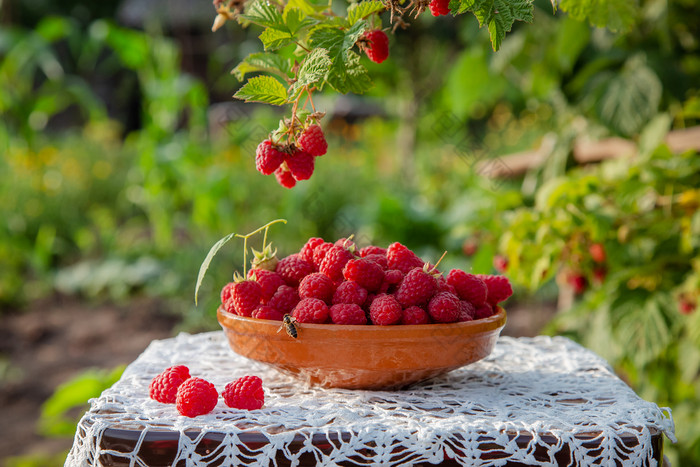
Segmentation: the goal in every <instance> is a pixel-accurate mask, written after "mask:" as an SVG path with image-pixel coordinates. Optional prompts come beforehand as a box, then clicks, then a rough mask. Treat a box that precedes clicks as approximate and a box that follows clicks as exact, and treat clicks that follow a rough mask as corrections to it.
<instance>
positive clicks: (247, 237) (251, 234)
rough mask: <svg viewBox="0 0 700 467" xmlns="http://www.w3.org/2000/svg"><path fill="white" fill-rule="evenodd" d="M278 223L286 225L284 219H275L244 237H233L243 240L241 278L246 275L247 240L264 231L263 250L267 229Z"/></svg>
mask: <svg viewBox="0 0 700 467" xmlns="http://www.w3.org/2000/svg"><path fill="white" fill-rule="evenodd" d="M278 222H283V223H285V224H286V223H287V220H286V219H275V220H274V221H270V222H268V223H267V224H265V225H263V226H262V227H259V228H257V229H255V230H253V231H252V232H249V233H247V234H245V235H240V234H236V235H235V236H236V237H238V238H242V239H243V278H244V279H245V278H246V277H247V275H248V239H249V238H250V237H252V236H253V235H255V234H256V233H258V232H260V231H261V230H263V229H264V230H265V235H264V237H263V249H264V247H265V242H266V241H267V231H268V229H269V228H270V226H272V225H274V224H277V223H278Z"/></svg>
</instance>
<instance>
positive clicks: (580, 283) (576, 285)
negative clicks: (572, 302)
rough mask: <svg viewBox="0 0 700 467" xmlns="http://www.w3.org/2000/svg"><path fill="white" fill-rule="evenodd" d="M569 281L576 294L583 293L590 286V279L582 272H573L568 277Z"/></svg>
mask: <svg viewBox="0 0 700 467" xmlns="http://www.w3.org/2000/svg"><path fill="white" fill-rule="evenodd" d="M566 280H567V282H568V283H569V285H570V286H571V287H573V289H574V293H575V294H576V295H581V294H582V293H583V292H585V291H586V288H587V287H588V279H586V277H585V276H584V275H583V274H581V273H572V274H569V276H568V277H567V279H566Z"/></svg>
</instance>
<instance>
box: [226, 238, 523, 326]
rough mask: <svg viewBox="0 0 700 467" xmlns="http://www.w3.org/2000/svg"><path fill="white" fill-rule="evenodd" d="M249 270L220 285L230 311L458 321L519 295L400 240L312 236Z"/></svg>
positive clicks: (358, 320)
mask: <svg viewBox="0 0 700 467" xmlns="http://www.w3.org/2000/svg"><path fill="white" fill-rule="evenodd" d="M263 266H264V267H265V269H261V268H255V269H251V270H250V271H249V272H248V274H247V279H245V280H241V281H238V282H231V283H229V284H227V285H226V286H224V288H223V289H222V291H221V303H222V306H223V308H224V309H225V310H226V311H228V312H229V313H235V314H238V315H241V316H249V317H253V318H257V319H268V320H277V321H281V320H283V318H284V316H285V315H287V314H290V315H291V316H292V317H293V318H294V319H296V321H297V322H298V323H314V324H331V323H333V324H346V325H347V324H350V325H367V324H374V325H379V326H387V325H395V324H407V325H408V324H430V323H456V322H461V321H471V320H476V319H482V318H486V317H489V316H491V315H493V314H494V313H495V312H496V306H497V305H498V304H499V303H500V302H502V301H504V300H506V299H507V298H508V297H510V296H511V295H512V294H513V289H512V288H511V285H510V282H509V280H508V279H507V278H506V277H505V276H500V275H483V274H479V275H475V274H469V273H467V272H464V271H462V270H459V269H452V270H451V271H450V272H449V273H448V274H447V275H443V274H442V273H441V272H440V271H439V270H438V269H437V268H436V267H435V266H432V265H431V264H429V263H426V262H424V261H423V260H422V259H421V258H419V257H418V256H417V255H416V254H415V253H414V252H413V251H411V250H410V249H408V248H407V247H405V246H404V245H402V244H400V243H392V244H391V245H389V247H388V248H386V249H385V248H380V247H377V246H367V247H364V248H362V249H359V250H358V249H357V247H356V245H355V244H354V243H353V242H352V240H350V239H345V238H341V239H339V240H338V241H336V242H334V243H329V242H326V241H324V240H323V239H322V238H317V237H314V238H310V239H309V240H308V241H307V242H306V244H305V245H304V246H303V247H302V249H301V251H299V253H295V254H292V255H289V256H287V257H285V258H283V259H281V260H279V261H270V262H266V263H264V264H263Z"/></svg>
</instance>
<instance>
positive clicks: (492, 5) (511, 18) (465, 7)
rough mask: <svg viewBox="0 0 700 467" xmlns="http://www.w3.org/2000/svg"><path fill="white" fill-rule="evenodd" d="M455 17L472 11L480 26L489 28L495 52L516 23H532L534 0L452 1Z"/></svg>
mask: <svg viewBox="0 0 700 467" xmlns="http://www.w3.org/2000/svg"><path fill="white" fill-rule="evenodd" d="M450 10H451V11H452V14H453V15H457V14H461V13H466V12H467V11H471V12H472V13H474V16H476V18H477V19H478V20H479V26H480V27H483V26H487V28H488V30H489V35H490V37H491V45H492V46H493V50H498V49H499V48H500V47H501V42H502V41H503V38H504V37H505V35H506V33H507V32H510V30H511V29H512V27H513V23H514V22H515V21H525V22H528V23H529V22H532V14H533V6H532V0H451V1H450Z"/></svg>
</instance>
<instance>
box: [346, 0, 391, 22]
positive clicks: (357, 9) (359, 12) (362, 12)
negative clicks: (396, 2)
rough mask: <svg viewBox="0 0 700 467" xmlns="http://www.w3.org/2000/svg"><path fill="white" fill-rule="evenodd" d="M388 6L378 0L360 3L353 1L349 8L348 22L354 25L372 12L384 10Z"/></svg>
mask: <svg viewBox="0 0 700 467" xmlns="http://www.w3.org/2000/svg"><path fill="white" fill-rule="evenodd" d="M385 9H386V7H385V6H384V4H383V3H382V2H380V1H377V0H369V1H365V2H360V3H353V4H352V5H350V7H349V8H348V24H349V25H350V26H352V25H353V24H355V23H357V22H358V21H360V20H363V19H365V18H366V17H368V16H369V15H371V14H372V13H377V12H379V11H384V10H385Z"/></svg>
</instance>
